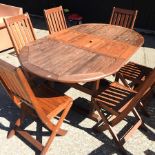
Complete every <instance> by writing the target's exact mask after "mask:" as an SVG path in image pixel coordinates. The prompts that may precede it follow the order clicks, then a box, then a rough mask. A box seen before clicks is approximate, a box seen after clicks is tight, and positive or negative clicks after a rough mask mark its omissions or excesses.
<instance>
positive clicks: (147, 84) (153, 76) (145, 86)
mask: <svg viewBox="0 0 155 155" xmlns="http://www.w3.org/2000/svg"><path fill="white" fill-rule="evenodd" d="M154 83H155V69H154V70H153V71H152V72H151V73H150V75H149V76H148V77H147V78H146V80H145V81H144V82H143V83H142V84H141V85H140V87H139V89H138V90H139V91H138V93H137V94H136V95H135V96H134V98H133V99H132V100H131V101H130V102H129V104H128V105H127V106H126V107H124V108H123V110H122V111H120V113H121V114H120V115H118V117H116V118H115V119H114V120H113V121H112V122H111V124H113V125H115V124H117V123H119V122H120V121H121V120H122V119H123V118H124V117H125V116H126V115H128V114H129V112H130V111H132V109H133V108H134V107H135V106H136V105H137V103H138V102H139V101H140V100H141V98H142V97H143V96H144V95H145V93H146V92H147V91H148V90H149V89H151V86H152V85H153V84H154Z"/></svg>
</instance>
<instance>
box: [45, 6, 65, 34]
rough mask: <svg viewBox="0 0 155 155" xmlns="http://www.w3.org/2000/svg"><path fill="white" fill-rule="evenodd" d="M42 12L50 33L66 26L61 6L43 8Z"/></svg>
mask: <svg viewBox="0 0 155 155" xmlns="http://www.w3.org/2000/svg"><path fill="white" fill-rule="evenodd" d="M44 14H45V18H46V22H47V25H48V28H49V33H50V34H51V33H52V32H59V31H61V30H63V29H66V28H67V25H66V20H65V16H64V12H63V9H62V6H59V7H56V8H51V9H47V10H44Z"/></svg>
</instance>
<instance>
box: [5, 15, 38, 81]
mask: <svg viewBox="0 0 155 155" xmlns="http://www.w3.org/2000/svg"><path fill="white" fill-rule="evenodd" d="M4 22H5V25H6V28H7V30H8V33H9V35H10V38H11V41H12V43H13V46H14V48H15V52H16V54H17V57H19V53H20V51H21V49H22V48H23V47H24V46H25V45H26V44H28V43H30V42H32V41H34V40H36V36H35V33H34V30H33V26H32V23H31V20H30V17H29V15H28V13H25V14H22V15H18V16H12V17H10V18H5V19H4ZM19 61H20V59H19ZM25 73H26V76H27V77H28V78H29V79H31V81H32V82H33V83H34V84H35V83H36V76H35V75H32V73H29V72H27V71H25ZM38 78H39V77H38Z"/></svg>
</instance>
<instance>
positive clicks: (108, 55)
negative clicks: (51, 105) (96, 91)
mask: <svg viewBox="0 0 155 155" xmlns="http://www.w3.org/2000/svg"><path fill="white" fill-rule="evenodd" d="M143 43H144V38H143V37H142V36H141V35H140V34H139V33H137V32H135V31H134V30H131V29H127V28H123V27H120V26H114V25H109V24H82V25H77V26H73V27H71V28H68V29H66V30H63V31H61V32H58V33H55V34H52V35H49V36H47V37H44V38H41V39H38V40H36V41H34V42H32V43H30V44H28V45H27V46H25V47H24V48H23V49H22V50H21V52H20V55H19V58H20V62H21V63H22V65H23V66H24V67H25V68H26V69H27V70H28V71H30V72H32V73H34V74H36V75H38V76H40V77H43V78H46V79H48V80H53V81H59V82H65V83H78V82H88V81H95V80H99V79H102V78H104V77H106V76H108V75H111V74H113V73H115V72H117V71H118V70H119V69H120V68H121V67H122V66H123V65H124V64H126V63H127V62H128V60H129V58H130V57H131V56H132V55H133V54H134V53H135V52H136V51H137V49H138V48H139V47H140V46H142V44H143Z"/></svg>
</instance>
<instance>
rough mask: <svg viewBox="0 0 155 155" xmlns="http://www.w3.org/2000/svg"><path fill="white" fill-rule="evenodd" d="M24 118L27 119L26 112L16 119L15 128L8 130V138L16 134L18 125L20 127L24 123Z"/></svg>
mask: <svg viewBox="0 0 155 155" xmlns="http://www.w3.org/2000/svg"><path fill="white" fill-rule="evenodd" d="M24 119H25V114H24V113H23V112H22V113H21V115H20V117H19V118H18V119H17V120H16V122H15V124H14V127H13V129H11V130H10V131H9V132H8V134H7V138H8V139H9V138H11V137H12V136H14V135H15V130H16V127H20V126H21V125H22V123H23V121H24Z"/></svg>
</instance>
